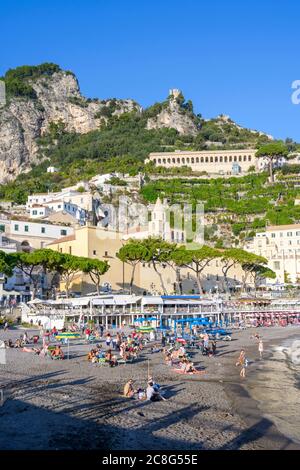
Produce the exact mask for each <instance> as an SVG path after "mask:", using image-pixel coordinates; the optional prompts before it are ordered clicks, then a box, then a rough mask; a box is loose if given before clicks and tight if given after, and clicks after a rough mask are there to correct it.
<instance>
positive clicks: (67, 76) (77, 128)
mask: <svg viewBox="0 0 300 470" xmlns="http://www.w3.org/2000/svg"><path fill="white" fill-rule="evenodd" d="M27 82H28V84H29V85H30V86H31V87H32V88H33V90H34V92H35V95H36V96H35V97H34V98H30V97H17V96H16V97H9V99H8V101H7V104H6V106H2V107H1V108H0V182H5V181H9V180H11V179H13V178H14V177H16V176H17V175H18V174H20V173H22V172H24V171H27V170H29V169H30V166H31V164H32V163H36V162H37V159H38V145H37V143H36V139H37V138H38V137H41V136H42V135H43V134H44V133H45V132H47V129H48V127H49V124H50V123H51V122H57V121H60V120H61V121H63V122H64V123H65V127H66V130H68V131H74V132H77V133H86V132H89V131H92V130H95V129H97V128H99V126H100V124H101V122H103V120H104V121H106V120H107V118H108V116H110V115H119V114H121V113H124V112H129V111H132V110H134V109H136V110H138V109H140V107H139V105H138V104H137V103H135V102H134V101H133V100H116V99H113V100H106V101H100V100H87V99H85V98H84V97H83V96H82V95H81V93H80V90H79V85H78V82H77V79H76V77H75V76H74V75H73V74H71V73H70V72H64V71H59V72H56V73H54V74H52V75H51V76H46V77H45V76H41V77H40V78H37V79H35V80H28V81H27ZM39 158H40V157H39Z"/></svg>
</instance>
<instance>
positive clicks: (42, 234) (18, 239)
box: [0, 219, 74, 250]
mask: <svg viewBox="0 0 300 470" xmlns="http://www.w3.org/2000/svg"><path fill="white" fill-rule="evenodd" d="M0 231H1V232H2V233H3V236H5V238H6V239H7V240H8V241H9V242H11V243H16V244H17V247H18V249H22V250H31V249H38V248H44V247H45V246H46V245H47V244H48V243H50V242H52V241H53V240H56V239H57V238H61V237H65V236H68V235H73V233H74V228H73V227H69V226H65V225H58V224H49V223H46V222H45V223H41V222H34V221H29V220H9V219H5V220H0Z"/></svg>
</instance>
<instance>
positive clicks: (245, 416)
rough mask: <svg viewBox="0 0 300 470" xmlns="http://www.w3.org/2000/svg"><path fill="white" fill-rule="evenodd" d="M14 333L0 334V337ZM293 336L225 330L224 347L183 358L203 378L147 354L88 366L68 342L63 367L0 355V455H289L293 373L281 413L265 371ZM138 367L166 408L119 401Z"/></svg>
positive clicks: (296, 331) (282, 331) (84, 348)
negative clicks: (0, 360) (243, 363)
mask: <svg viewBox="0 0 300 470" xmlns="http://www.w3.org/2000/svg"><path fill="white" fill-rule="evenodd" d="M22 332H23V330H21V329H14V330H13V329H12V330H10V331H7V332H3V330H1V332H0V339H2V340H4V339H8V338H12V339H16V338H18V337H19V336H20V334H21V333H22ZM33 332H34V331H33V330H31V331H30V333H29V335H31V334H32V333H33ZM256 332H258V333H259V334H260V335H261V336H262V337H263V341H264V349H265V351H264V359H262V360H260V359H259V353H258V344H257V341H256V340H255V339H253V337H252V338H251V336H253V335H254V334H255V333H256ZM297 338H298V339H300V327H299V326H288V327H286V328H281V327H271V328H257V329H254V328H253V329H247V330H239V331H234V332H233V335H232V341H230V342H225V341H218V343H217V355H216V356H215V357H207V356H202V355H201V353H200V352H199V351H198V350H196V351H197V352H192V355H193V361H194V363H195V364H196V365H197V367H199V368H200V369H201V370H202V371H203V373H201V374H199V375H194V376H191V375H182V374H178V373H176V372H174V371H173V370H172V369H171V368H170V367H168V366H166V365H165V364H164V361H163V356H162V353H154V354H151V353H150V348H149V347H146V348H145V349H144V350H143V351H142V353H141V355H140V356H139V358H138V360H137V361H136V362H134V363H132V364H123V365H119V366H117V367H115V368H110V367H108V366H100V365H98V364H92V363H89V362H88V361H87V359H86V355H87V352H88V351H89V350H90V349H91V346H90V345H88V344H83V341H81V342H78V341H76V340H75V341H74V342H72V343H71V344H70V358H69V359H65V360H63V361H51V359H47V358H44V357H39V356H36V355H33V354H31V353H25V352H22V351H20V350H18V349H7V350H6V364H0V384H1V389H2V390H3V391H4V403H3V405H2V406H1V407H0V431H1V432H0V449H2V450H4V449H6V450H14V449H27V450H57V449H62V450H67V449H77V450H87V449H110V450H147V449H148V450H149V449H151V450H202V449H203V450H205V449H210V450H212V449H224V450H229V449H241V450H251V449H259V450H262V449H294V448H295V449H298V448H300V444H299V443H298V442H297V438H296V437H297V436H296V437H295V435H296V434H295V432H293V430H292V428H293V425H294V424H293V413H292V407H293V406H294V401H295V403H297V393H296V391H295V389H294V388H293V386H294V385H295V384H294V383H293V377H294V375H295V377H297V370H296V372H295V373H294V372H293V373H291V376H290V377H289V383H286V388H285V396H286V400H289V398H288V397H292V395H291V393H293V394H294V395H293V398H291V401H292V402H293V403H292V404H291V409H287V407H284V408H283V407H282V406H281V407H280V406H279V405H278V403H280V397H279V400H277V398H276V393H279V389H281V388H282V387H281V388H280V387H277V389H278V390H277V392H276V384H275V382H274V372H273V370H272V364H273V363H272V361H273V357H274V348H277V347H280V346H281V345H282V344H283V343H284V342H290V341H294V340H295V339H297ZM242 348H244V349H245V350H246V356H247V358H248V359H249V362H250V363H249V367H248V368H247V376H246V378H245V379H242V378H240V376H239V368H238V367H235V363H236V360H237V357H238V355H239V352H240V350H241V349H242ZM64 350H65V352H66V347H64ZM275 354H276V352H275ZM280 354H281V353H280ZM276 366H277V364H276ZM282 367H283V366H282ZM148 368H149V370H150V374H151V375H152V376H153V377H154V378H155V380H156V382H158V383H159V384H160V385H161V387H162V390H163V392H164V394H165V397H166V398H167V401H160V402H155V403H152V402H148V401H139V400H137V399H126V398H124V397H123V396H122V391H123V386H124V384H125V382H126V381H127V380H128V379H130V378H132V379H133V380H134V384H135V386H136V387H143V388H144V387H146V384H147V377H148ZM283 373H284V371H283ZM293 374H294V375H293ZM284 376H285V375H284ZM275 377H276V374H275ZM274 384H275V385H274ZM267 387H268V388H267ZM268 394H269V395H268ZM270 394H272V397H273V398H272V400H271V399H270V396H271V395H270ZM287 394H288V395H287ZM268 396H269V399H268ZM274 397H275V398H274ZM293 400H294V401H293ZM276 403H277V407H276ZM271 404H273V409H272V406H271ZM284 410H286V413H284ZM279 411H280V412H279ZM287 422H288V423H289V425H287V424H286V423H287ZM295 426H296V427H297V425H296V424H295Z"/></svg>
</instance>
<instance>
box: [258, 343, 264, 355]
mask: <svg viewBox="0 0 300 470" xmlns="http://www.w3.org/2000/svg"><path fill="white" fill-rule="evenodd" d="M258 352H259V357H260V358H261V359H262V358H263V352H264V344H263V342H262V340H261V339H260V340H259V343H258Z"/></svg>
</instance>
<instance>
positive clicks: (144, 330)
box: [137, 326, 155, 333]
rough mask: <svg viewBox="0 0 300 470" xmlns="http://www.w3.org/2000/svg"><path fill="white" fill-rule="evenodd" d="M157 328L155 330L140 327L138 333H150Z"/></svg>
mask: <svg viewBox="0 0 300 470" xmlns="http://www.w3.org/2000/svg"><path fill="white" fill-rule="evenodd" d="M154 330H155V328H153V327H152V326H139V327H138V328H137V331H139V332H141V333H148V332H150V331H154Z"/></svg>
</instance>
